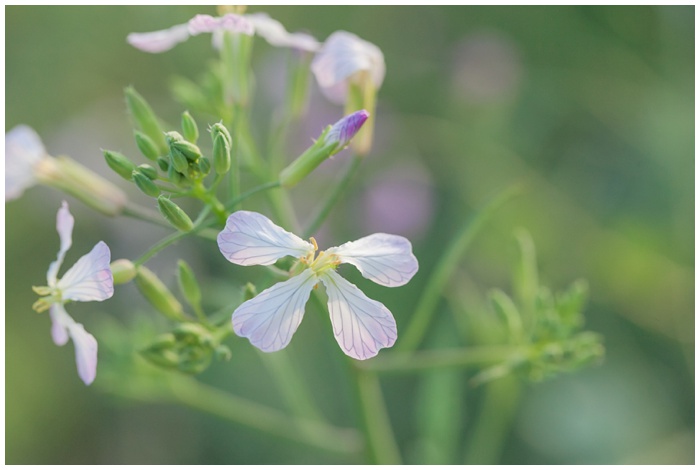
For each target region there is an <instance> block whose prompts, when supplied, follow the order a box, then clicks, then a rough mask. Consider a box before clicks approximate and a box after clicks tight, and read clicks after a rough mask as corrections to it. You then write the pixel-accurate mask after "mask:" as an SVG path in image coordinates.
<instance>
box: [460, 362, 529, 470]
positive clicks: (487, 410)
mask: <svg viewBox="0 0 700 470" xmlns="http://www.w3.org/2000/svg"><path fill="white" fill-rule="evenodd" d="M484 393H485V397H484V402H483V404H482V405H481V407H480V410H479V414H478V415H477V418H476V424H475V427H474V432H473V433H472V434H471V435H470V436H469V438H468V439H467V445H466V454H465V456H464V458H465V463H466V464H467V465H495V464H498V463H499V461H500V457H501V454H502V451H503V445H504V444H505V441H506V438H507V437H508V432H509V430H510V428H511V424H512V421H513V416H514V414H515V411H516V409H517V406H518V401H519V396H520V384H519V383H518V379H517V378H516V377H513V376H512V375H511V376H507V377H503V378H500V379H498V380H495V381H493V382H491V383H489V384H488V385H486V386H485V387H484Z"/></svg>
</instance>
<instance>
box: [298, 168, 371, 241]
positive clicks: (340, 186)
mask: <svg viewBox="0 0 700 470" xmlns="http://www.w3.org/2000/svg"><path fill="white" fill-rule="evenodd" d="M361 163H362V157H360V156H359V155H353V158H352V160H351V161H350V165H348V167H347V168H346V169H345V173H344V174H343V175H342V176H341V178H340V180H339V181H338V182H337V183H336V184H335V186H333V189H332V190H331V193H330V194H329V195H328V197H327V198H326V200H325V202H324V203H323V206H321V208H320V209H319V210H318V212H316V215H315V216H314V218H313V219H312V220H311V222H310V223H309V226H308V227H307V229H306V231H305V232H304V237H303V238H309V237H310V236H312V235H313V234H315V233H316V231H318V229H319V228H321V225H322V224H323V222H324V221H325V220H326V218H327V217H328V214H330V212H331V209H333V206H335V204H336V203H337V202H338V199H340V195H341V194H342V193H343V192H344V191H345V189H346V188H347V187H348V185H349V184H350V181H352V179H353V178H354V177H355V175H356V174H357V171H358V170H359V169H360V164H361Z"/></svg>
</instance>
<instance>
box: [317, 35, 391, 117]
mask: <svg viewBox="0 0 700 470" xmlns="http://www.w3.org/2000/svg"><path fill="white" fill-rule="evenodd" d="M311 70H312V71H313V73H314V75H315V76H316V81H317V82H318V85H319V86H320V87H321V91H322V92H323V94H324V95H325V96H326V98H328V99H329V100H330V101H332V102H333V103H336V104H343V103H345V102H346V100H347V96H348V85H349V83H350V82H352V81H357V82H368V83H364V85H368V84H371V85H372V86H373V87H374V90H378V89H379V88H380V87H381V86H382V82H383V81H384V75H385V73H386V65H385V64H384V54H382V51H381V50H380V49H379V48H378V47H377V46H375V45H374V44H372V43H370V42H367V41H365V40H363V39H360V38H359V37H357V36H356V35H354V34H352V33H348V32H347V31H336V32H335V33H333V34H331V35H330V36H329V37H328V39H326V42H324V43H323V46H322V47H321V50H320V51H319V52H318V54H316V56H315V57H314V60H313V61H312V62H311ZM358 84H360V85H363V83H358Z"/></svg>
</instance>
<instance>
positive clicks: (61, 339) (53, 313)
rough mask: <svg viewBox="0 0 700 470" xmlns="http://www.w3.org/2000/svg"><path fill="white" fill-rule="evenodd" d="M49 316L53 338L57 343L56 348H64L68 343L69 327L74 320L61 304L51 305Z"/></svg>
mask: <svg viewBox="0 0 700 470" xmlns="http://www.w3.org/2000/svg"><path fill="white" fill-rule="evenodd" d="M49 316H50V317H51V338H52V339H53V342H54V343H56V346H63V345H64V344H66V343H67V342H68V325H69V324H70V323H71V322H72V321H73V320H72V319H71V318H70V317H69V316H68V314H67V313H66V311H65V310H64V309H63V306H62V305H60V304H52V305H51V307H50V309H49ZM66 317H68V318H66ZM67 320H68V322H67Z"/></svg>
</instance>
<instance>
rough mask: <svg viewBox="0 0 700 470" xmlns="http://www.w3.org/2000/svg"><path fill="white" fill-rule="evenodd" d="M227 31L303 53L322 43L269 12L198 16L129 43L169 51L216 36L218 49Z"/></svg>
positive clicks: (131, 36) (130, 38)
mask: <svg viewBox="0 0 700 470" xmlns="http://www.w3.org/2000/svg"><path fill="white" fill-rule="evenodd" d="M225 31H230V32H232V33H237V34H245V35H248V36H252V35H253V34H257V35H258V36H260V37H262V38H264V39H265V40H266V41H267V42H268V43H270V44H271V45H273V46H278V47H290V48H295V49H300V50H303V51H310V52H315V51H316V50H318V48H319V47H320V44H319V43H318V41H316V39H314V37H313V36H311V35H309V34H306V33H289V32H287V30H286V29H285V28H284V26H282V24H281V23H280V22H279V21H277V20H274V19H272V18H270V17H269V16H268V15H267V14H265V13H254V14H250V15H236V14H234V13H227V14H225V15H223V16H219V17H214V16H210V15H197V16H195V17H194V18H192V19H191V20H190V21H189V22H187V23H184V24H179V25H175V26H173V27H171V28H168V29H163V30H160V31H153V32H150V33H131V34H129V35H128V36H127V38H126V40H127V42H128V43H129V44H131V45H132V46H134V47H135V48H137V49H140V50H142V51H144V52H151V53H159V52H165V51H168V50H170V49H172V48H173V47H175V46H176V45H177V44H179V43H181V42H184V41H186V40H187V39H189V38H190V36H196V35H198V34H202V33H212V35H213V37H212V43H213V44H214V47H216V48H219V47H220V46H221V37H222V34H223V33H224V32H225Z"/></svg>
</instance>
